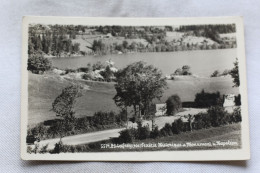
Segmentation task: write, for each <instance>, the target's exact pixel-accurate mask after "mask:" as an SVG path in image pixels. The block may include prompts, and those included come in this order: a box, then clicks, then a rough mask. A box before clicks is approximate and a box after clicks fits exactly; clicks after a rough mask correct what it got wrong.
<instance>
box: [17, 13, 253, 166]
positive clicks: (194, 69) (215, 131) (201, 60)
mask: <svg viewBox="0 0 260 173" xmlns="http://www.w3.org/2000/svg"><path fill="white" fill-rule="evenodd" d="M22 46H23V49H22V51H23V52H22V53H23V56H22V81H21V82H22V91H21V94H22V107H21V109H22V117H21V156H22V158H23V159H25V160H97V161H102V160H107V161H110V160H111V161H175V160H247V159H249V158H250V153H249V130H248V129H249V128H248V106H247V104H248V103H247V87H246V63H245V59H246V57H245V50H244V30H243V20H242V18H240V17H222V18H221V17H219V18H217V17H216V18H158V19H156V18H154V19H151V18H150V19H149V18H69V17H24V18H23V44H22Z"/></svg>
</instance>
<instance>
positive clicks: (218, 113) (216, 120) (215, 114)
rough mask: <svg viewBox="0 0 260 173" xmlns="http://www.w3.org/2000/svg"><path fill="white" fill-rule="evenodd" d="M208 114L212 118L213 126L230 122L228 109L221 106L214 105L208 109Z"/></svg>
mask: <svg viewBox="0 0 260 173" xmlns="http://www.w3.org/2000/svg"><path fill="white" fill-rule="evenodd" d="M208 115H209V116H210V119H211V124H212V126H213V127H218V126H221V125H225V124H227V123H228V122H229V118H230V117H229V116H228V113H227V111H225V109H224V108H223V107H221V106H212V107H210V108H209V109H208Z"/></svg>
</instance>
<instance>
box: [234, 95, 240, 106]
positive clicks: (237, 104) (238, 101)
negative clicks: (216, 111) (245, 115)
mask: <svg viewBox="0 0 260 173" xmlns="http://www.w3.org/2000/svg"><path fill="white" fill-rule="evenodd" d="M235 104H236V106H240V105H241V95H240V94H238V95H237V96H235Z"/></svg>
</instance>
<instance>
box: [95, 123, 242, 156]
mask: <svg viewBox="0 0 260 173" xmlns="http://www.w3.org/2000/svg"><path fill="white" fill-rule="evenodd" d="M217 141H220V142H227V141H230V142H232V143H236V144H237V145H225V146H223V145H220V143H219V145H215V146H213V145H212V146H192V147H191V146H189V147H187V146H188V143H192V144H195V143H197V144H202V143H203V144H209V143H211V144H213V143H214V144H217ZM104 143H105V144H108V146H109V145H111V143H109V141H102V142H97V143H95V144H92V145H96V146H98V145H99V146H101V144H104ZM159 143H164V144H175V147H174V146H172V147H166V146H159ZM133 144H136V145H140V144H144V145H145V144H146V145H148V144H157V147H153V148H149V147H147V148H144V147H140V148H103V149H93V150H90V151H95V152H98V151H99V152H108V151H109V152H111V151H117V152H119V151H159V150H213V149H214V150H217V149H239V148H241V124H240V123H237V124H229V125H225V126H221V127H213V128H209V129H202V130H196V131H192V132H185V133H181V134H178V135H173V136H168V137H161V138H157V139H146V140H136V141H134V142H133ZM184 145H186V146H184ZM177 146H178V147H177Z"/></svg>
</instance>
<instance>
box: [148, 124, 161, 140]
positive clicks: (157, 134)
mask: <svg viewBox="0 0 260 173" xmlns="http://www.w3.org/2000/svg"><path fill="white" fill-rule="evenodd" d="M150 137H151V138H153V139H156V138H158V137H160V131H159V128H158V126H156V127H155V128H154V129H153V130H152V131H151V133H150Z"/></svg>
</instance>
